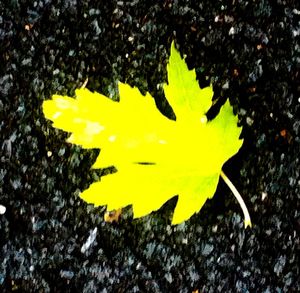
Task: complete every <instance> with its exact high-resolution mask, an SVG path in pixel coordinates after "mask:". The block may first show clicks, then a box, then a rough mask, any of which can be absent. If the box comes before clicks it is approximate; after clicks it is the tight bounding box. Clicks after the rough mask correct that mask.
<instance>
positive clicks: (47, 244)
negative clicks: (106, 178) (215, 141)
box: [0, 0, 300, 293]
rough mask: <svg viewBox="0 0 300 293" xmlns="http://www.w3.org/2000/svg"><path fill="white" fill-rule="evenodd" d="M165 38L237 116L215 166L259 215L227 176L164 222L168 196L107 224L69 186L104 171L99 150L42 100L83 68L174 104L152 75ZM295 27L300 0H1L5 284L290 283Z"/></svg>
mask: <svg viewBox="0 0 300 293" xmlns="http://www.w3.org/2000/svg"><path fill="white" fill-rule="evenodd" d="M173 39H174V40H175V41H176V44H177V47H178V49H179V50H180V52H181V53H185V54H186V55H187V59H186V60H187V62H188V64H189V66H190V67H195V68H196V72H197V75H198V79H199V82H200V84H201V85H202V86H203V85H207V84H208V83H209V81H211V82H212V84H213V86H214V90H215V98H218V97H222V99H225V98H227V97H228V98H229V99H230V101H231V103H232V104H233V105H234V108H235V111H237V113H238V115H239V118H240V123H241V125H243V133H242V136H243V138H244V140H245V141H244V145H243V147H242V149H241V151H240V152H239V154H238V155H237V156H235V157H234V158H233V159H232V160H230V161H229V162H228V163H227V164H226V165H225V166H224V170H225V172H226V173H227V174H228V176H229V177H230V178H231V179H232V181H233V182H234V183H235V185H236V186H237V188H238V189H239V191H240V192H241V194H242V195H243V197H244V199H245V201H246V203H247V206H248V208H249V211H250V213H251V216H252V221H253V228H252V229H247V230H244V228H243V215H242V211H241V209H240V207H239V205H238V204H237V202H236V200H235V198H234V196H233V195H232V194H231V192H230V191H229V190H228V188H227V186H226V185H225V184H224V183H223V182H221V181H220V184H219V187H218V191H217V193H216V195H215V197H214V198H213V199H212V200H209V201H208V202H207V203H206V205H205V207H204V208H203V209H202V210H201V212H200V213H199V214H197V215H195V216H193V217H192V218H191V219H190V220H189V221H186V222H185V223H184V224H182V225H179V226H171V225H170V218H171V215H172V210H173V207H174V206H175V204H176V198H175V199H173V200H171V201H169V202H168V203H167V204H165V205H164V207H163V208H162V209H160V210H159V211H158V212H155V213H152V214H151V215H149V216H147V217H144V218H141V219H138V220H132V218H131V211H130V208H127V209H125V211H124V212H123V214H122V217H121V220H120V221H119V222H118V223H113V224H110V223H105V222H104V221H103V214H104V211H105V208H104V207H101V208H93V207H92V206H87V205H86V203H84V202H83V201H82V200H80V199H79V197H78V194H79V191H80V190H83V189H85V188H86V187H87V186H88V185H89V184H90V183H91V182H92V181H93V180H97V178H98V176H99V175H101V174H99V171H92V170H90V167H91V165H92V164H93V162H94V159H95V157H96V155H97V153H98V151H97V150H94V151H93V150H92V151H87V150H83V149H81V148H80V147H78V146H74V145H70V144H68V143H66V142H65V139H66V137H67V134H66V133H64V132H62V131H58V130H56V129H53V128H52V127H51V123H49V121H46V120H45V118H44V116H43V113H42V111H41V104H42V102H43V100H45V99H49V98H50V97H51V95H52V94H54V93H60V94H68V95H73V94H74V90H75V88H78V87H80V86H81V85H82V83H83V82H84V80H85V79H86V78H87V77H88V78H89V82H88V86H87V87H88V88H89V89H91V90H97V91H99V92H101V93H104V94H105V95H107V96H111V97H115V96H116V81H117V80H121V81H123V82H126V83H129V84H130V85H135V86H138V87H139V88H140V90H141V91H142V92H145V91H146V90H148V91H150V93H151V94H152V95H153V96H155V97H156V102H157V104H158V105H159V107H160V109H161V110H162V111H163V112H164V113H168V112H169V110H170V109H168V107H167V105H166V103H165V100H164V97H163V93H162V90H161V87H160V86H158V85H161V84H162V83H163V82H166V63H167V60H168V54H169V48H170V44H171V41H172V40H173ZM299 40H300V4H299V1H288V0H286V1H283V0H274V1H273V0H272V1H271V0H269V1H267V0H265V1H254V0H249V1H241V0H232V1H211V0H205V1H187V0H186V1H183V0H182V1H180V0H177V1H175V0H174V1H172V0H166V1H147V0H133V1H97V0H93V1H89V0H83V1H79V0H64V1H55V0H44V1H39V0H37V1H26V0H9V1H8V0H7V1H5V0H2V1H1V3H0V154H1V155H0V204H2V205H4V206H5V207H6V209H7V210H6V213H5V214H4V215H0V291H1V292H12V291H13V292H190V293H191V292H193V290H199V291H198V292H199V293H200V292H265V293H267V292H268V293H269V292H276V293H277V292H299V291H300V282H299V230H300V219H299V194H300V192H299V186H300V179H299V169H300V168H299V150H300V148H299V144H300V120H299V117H300V115H299V114H300V113H299V112H300V82H299V81H300V76H299V70H300V42H299ZM95 228H97V230H94V229H95ZM93 231H94V234H93V233H92V232H93ZM90 235H94V236H95V237H96V238H95V239H94V241H92V244H91V245H90V246H89V248H88V249H87V250H86V251H83V250H82V247H83V245H84V244H85V243H86V242H87V240H88V237H89V236H90Z"/></svg>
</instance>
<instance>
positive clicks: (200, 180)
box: [43, 43, 242, 224]
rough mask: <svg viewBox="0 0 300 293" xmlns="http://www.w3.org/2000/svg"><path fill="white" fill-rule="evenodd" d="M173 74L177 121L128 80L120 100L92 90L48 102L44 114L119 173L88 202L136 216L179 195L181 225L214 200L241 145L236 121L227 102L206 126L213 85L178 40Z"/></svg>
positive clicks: (168, 91) (169, 92) (93, 189)
mask: <svg viewBox="0 0 300 293" xmlns="http://www.w3.org/2000/svg"><path fill="white" fill-rule="evenodd" d="M167 70H168V84H166V85H165V86H164V92H165V96H166V98H167V100H168V102H169V103H170V105H171V107H172V108H173V110H174V113H175V115H176V121H174V120H170V119H168V118H167V117H166V116H164V115H162V114H161V113H160V112H159V110H158V109H157V108H156V105H155V101H154V99H153V98H152V97H151V95H150V94H149V93H147V94H146V95H145V96H143V95H142V94H141V93H140V91H139V90H138V89H137V88H135V87H131V86H129V85H127V84H124V83H121V82H119V84H118V88H119V95H120V102H116V101H113V100H111V99H109V98H107V97H105V96H104V95H101V94H99V93H96V92H95V93H92V92H90V91H89V90H88V89H78V90H76V98H75V99H73V98H70V97H66V96H59V95H54V96H53V97H52V99H51V100H48V101H45V102H44V104H43V111H44V114H45V116H46V117H47V118H48V119H50V120H52V121H53V126H54V127H57V128H60V129H62V130H64V131H67V132H70V133H71V136H70V137H69V139H68V140H69V141H70V142H72V143H75V144H79V145H81V146H82V147H84V148H100V149H101V151H100V154H99V156H98V158H97V160H96V162H95V164H94V165H93V168H102V167H107V166H112V165H114V166H115V167H116V168H117V172H116V173H114V174H109V175H106V176H103V177H102V178H101V181H99V182H95V183H93V184H91V185H90V187H89V188H88V189H87V190H85V191H83V192H82V193H81V195H80V196H81V198H82V199H84V200H85V201H86V202H88V203H92V204H94V205H95V206H102V205H106V206H107V210H108V211H112V210H118V209H120V208H122V207H125V206H128V205H132V208H133V213H134V217H135V218H137V217H141V216H145V215H147V214H149V213H151V212H152V211H155V210H157V209H159V208H160V207H161V206H162V205H163V204H164V203H165V202H166V201H168V200H169V199H170V198H172V197H174V196H176V195H178V202H177V205H176V208H175V211H174V215H173V220H172V223H173V224H178V223H181V222H183V221H185V220H187V219H189V218H190V217H191V216H192V215H193V214H194V213H196V212H199V210H200V209H201V207H202V206H203V204H204V203H205V201H206V199H207V198H211V197H212V196H213V195H214V193H215V190H216V187H217V184H218V180H219V176H220V172H221V168H222V165H223V164H224V162H226V161H227V160H228V159H229V158H230V157H231V156H233V155H234V154H235V153H237V151H238V150H239V148H240V147H241V145H242V140H240V139H239V136H240V133H241V128H240V127H238V126H237V117H236V116H235V115H234V114H233V110H232V107H231V106H230V104H229V102H228V101H227V102H226V103H225V104H224V105H223V106H222V108H221V110H220V113H219V114H218V115H217V117H216V118H215V119H213V120H212V121H207V119H206V116H205V114H206V112H207V111H208V109H209V108H210V106H211V104H212V102H211V98H212V95H213V90H212V87H211V86H209V87H206V88H204V89H200V87H199V85H198V82H197V80H196V74H195V70H189V69H188V67H187V65H186V63H185V61H184V60H183V59H182V58H181V56H180V54H179V52H178V51H177V50H176V49H175V46H174V43H172V46H171V55H170V59H169V64H168V67H167Z"/></svg>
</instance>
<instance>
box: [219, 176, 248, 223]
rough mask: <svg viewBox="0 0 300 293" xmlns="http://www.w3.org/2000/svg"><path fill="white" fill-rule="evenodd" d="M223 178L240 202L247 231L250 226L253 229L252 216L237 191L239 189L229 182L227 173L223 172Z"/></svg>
mask: <svg viewBox="0 0 300 293" xmlns="http://www.w3.org/2000/svg"><path fill="white" fill-rule="evenodd" d="M221 177H222V179H223V180H224V182H225V183H226V184H227V186H228V187H229V188H230V190H231V191H232V193H233V195H234V196H235V198H236V199H237V201H238V202H239V204H240V206H241V208H242V210H243V213H244V217H245V220H244V225H245V229H246V228H247V227H248V226H249V227H250V228H251V227H252V223H251V219H250V214H249V212H248V209H247V207H246V204H245V202H244V200H243V198H242V196H241V195H240V193H239V192H238V191H237V189H236V188H235V186H234V185H233V183H232V182H231V181H230V180H229V178H228V177H227V176H226V175H225V173H224V172H223V170H221Z"/></svg>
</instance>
